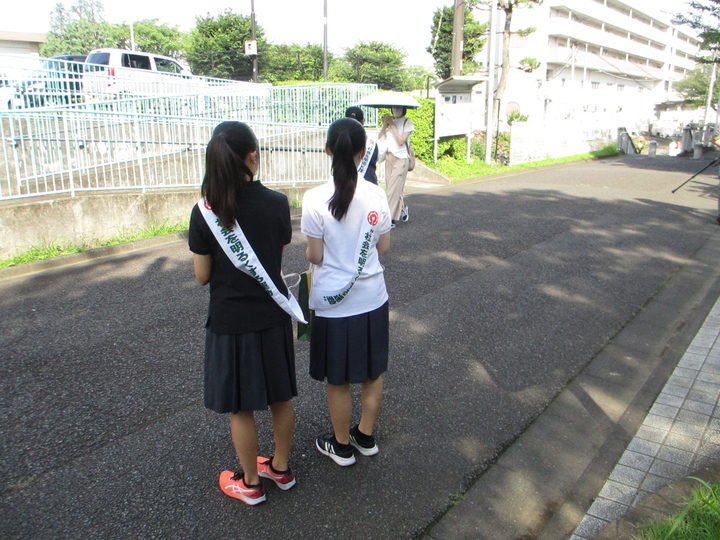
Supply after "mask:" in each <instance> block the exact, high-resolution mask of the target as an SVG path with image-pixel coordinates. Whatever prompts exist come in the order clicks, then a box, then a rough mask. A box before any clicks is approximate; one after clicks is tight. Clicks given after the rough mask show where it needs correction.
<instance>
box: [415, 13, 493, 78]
mask: <svg viewBox="0 0 720 540" xmlns="http://www.w3.org/2000/svg"><path fill="white" fill-rule="evenodd" d="M454 10H455V7H454V6H446V7H443V8H438V9H437V10H435V13H434V14H433V23H432V27H431V30H432V43H431V44H430V46H429V47H428V48H427V52H429V53H430V54H432V56H433V58H434V59H435V73H437V75H438V77H440V78H441V79H447V78H448V77H450V67H451V66H450V64H451V62H452V41H453V13H454ZM487 27H488V25H487V24H480V23H479V22H477V21H476V20H475V17H474V16H473V14H472V12H471V11H470V5H469V4H468V3H467V2H466V4H465V28H464V31H463V52H462V60H463V68H462V73H463V74H466V73H473V72H475V71H477V70H478V68H479V64H478V63H477V62H475V56H476V55H477V54H478V53H479V52H480V51H481V50H482V49H483V47H484V46H485V43H486V42H487V39H485V38H484V37H483V34H485V32H486V31H487Z"/></svg>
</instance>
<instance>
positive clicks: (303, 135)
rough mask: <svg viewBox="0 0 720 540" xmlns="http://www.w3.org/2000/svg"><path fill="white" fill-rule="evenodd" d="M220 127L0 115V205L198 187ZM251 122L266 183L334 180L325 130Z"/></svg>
mask: <svg viewBox="0 0 720 540" xmlns="http://www.w3.org/2000/svg"><path fill="white" fill-rule="evenodd" d="M131 101H133V102H134V100H131ZM138 109H140V107H138ZM217 123H218V119H211V118H198V117H185V116H165V115H158V114H150V113H146V112H140V111H128V112H126V113H119V112H105V111H88V110H80V109H66V110H62V111H56V113H55V114H49V113H48V112H47V111H44V112H40V111H33V112H29V111H27V112H21V113H14V114H13V115H12V116H10V115H2V116H1V117H0V135H1V136H2V139H3V141H4V142H5V144H4V146H3V149H4V150H3V152H2V153H1V154H0V199H12V198H20V197H30V196H38V195H52V194H61V193H69V194H71V195H75V194H77V193H78V192H89V191H100V190H125V189H141V190H143V191H144V190H147V189H153V188H179V187H189V186H198V185H199V184H200V183H201V181H202V176H203V170H204V155H205V146H206V144H207V141H208V140H209V139H210V135H211V133H212V130H213V128H214V127H215V126H216V125H217ZM249 124H250V125H251V127H252V129H253V131H254V132H255V134H256V136H257V137H258V141H259V145H260V151H259V154H260V158H261V162H260V171H259V174H258V177H259V178H260V179H262V180H263V182H265V183H269V184H289V185H297V184H302V183H310V182H318V181H321V180H324V179H326V178H328V176H329V174H330V171H329V160H328V158H327V156H326V155H325V154H324V151H323V149H324V141H325V131H326V130H325V128H319V127H307V126H298V125H290V124H267V123H259V122H249Z"/></svg>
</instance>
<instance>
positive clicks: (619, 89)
mask: <svg viewBox="0 0 720 540" xmlns="http://www.w3.org/2000/svg"><path fill="white" fill-rule="evenodd" d="M617 90H618V92H622V91H623V90H625V85H624V84H618V85H617Z"/></svg>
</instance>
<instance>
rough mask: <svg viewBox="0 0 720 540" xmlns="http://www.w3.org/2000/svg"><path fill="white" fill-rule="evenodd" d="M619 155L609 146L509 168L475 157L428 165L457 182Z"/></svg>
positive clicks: (446, 160) (446, 159) (449, 159)
mask: <svg viewBox="0 0 720 540" xmlns="http://www.w3.org/2000/svg"><path fill="white" fill-rule="evenodd" d="M616 155H618V150H617V146H616V145H615V144H609V145H607V146H605V147H604V148H602V149H601V150H596V151H594V152H588V153H587V154H577V155H575V156H568V157H564V158H558V159H546V160H543V161H533V162H531V163H523V164H521V165H514V166H512V167H507V166H504V165H500V164H495V163H493V164H488V163H485V161H484V160H482V159H480V158H477V157H473V158H472V160H471V161H470V162H469V163H468V162H467V161H466V160H464V159H453V158H443V159H441V160H439V161H438V162H437V163H435V164H434V165H433V164H428V166H429V167H432V168H433V169H435V170H436V171H438V172H440V173H442V174H444V175H445V176H447V177H449V178H451V179H453V180H455V181H457V180H464V179H466V178H475V177H478V176H488V175H491V174H496V173H499V172H506V171H517V170H522V169H532V168H535V167H542V166H545V165H556V164H558V163H569V162H572V161H581V160H583V159H594V158H600V157H607V156H616Z"/></svg>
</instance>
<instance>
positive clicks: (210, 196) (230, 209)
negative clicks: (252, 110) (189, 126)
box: [200, 122, 258, 229]
mask: <svg viewBox="0 0 720 540" xmlns="http://www.w3.org/2000/svg"><path fill="white" fill-rule="evenodd" d="M257 149H258V143H257V139H256V138H255V134H254V133H253V132H252V130H251V129H250V126H248V125H247V124H243V123H242V122H222V123H220V124H218V125H217V126H216V127H215V129H214V130H213V134H212V139H210V142H209V143H208V144H207V149H206V151H205V177H204V178H203V183H202V187H201V188H200V193H201V194H202V196H203V197H205V198H206V199H207V201H208V203H209V204H210V207H211V208H212V210H213V212H214V213H215V215H216V216H217V217H219V218H220V222H221V223H222V225H223V227H226V228H228V229H231V228H232V227H233V225H234V224H235V220H236V219H237V217H236V210H237V209H236V202H235V201H236V196H237V194H238V193H239V192H240V191H242V189H243V187H244V185H245V181H246V180H252V178H253V172H252V171H251V170H250V168H249V167H248V166H247V165H246V164H245V159H246V158H247V156H248V154H249V153H250V152H254V151H256V150H257Z"/></svg>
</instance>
